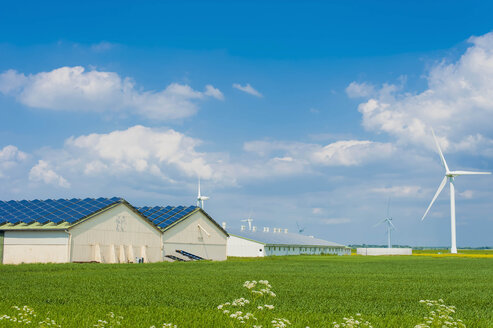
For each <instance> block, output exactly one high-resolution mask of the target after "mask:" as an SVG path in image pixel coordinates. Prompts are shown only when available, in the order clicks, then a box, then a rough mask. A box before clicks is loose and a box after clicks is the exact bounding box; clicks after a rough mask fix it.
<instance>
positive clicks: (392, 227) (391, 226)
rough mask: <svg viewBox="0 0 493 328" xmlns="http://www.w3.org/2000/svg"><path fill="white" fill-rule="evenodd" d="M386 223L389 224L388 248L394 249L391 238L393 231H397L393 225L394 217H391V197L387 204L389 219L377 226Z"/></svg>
mask: <svg viewBox="0 0 493 328" xmlns="http://www.w3.org/2000/svg"><path fill="white" fill-rule="evenodd" d="M384 222H387V247H388V248H392V242H391V240H390V238H391V234H392V230H395V226H394V224H393V223H392V217H391V216H390V197H389V201H388V202H387V217H386V218H385V219H383V220H382V221H380V222H378V223H377V224H376V225H375V226H377V225H380V224H382V223H384Z"/></svg>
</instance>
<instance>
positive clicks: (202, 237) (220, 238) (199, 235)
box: [163, 211, 227, 261]
mask: <svg viewBox="0 0 493 328" xmlns="http://www.w3.org/2000/svg"><path fill="white" fill-rule="evenodd" d="M199 225H200V226H201V227H203V228H204V229H205V230H206V231H207V232H208V233H209V235H207V233H205V232H204V231H203V230H202V229H201V228H199ZM226 239H227V236H226V234H225V233H224V232H223V230H221V229H220V228H219V227H218V226H216V225H215V224H214V223H213V222H211V220H209V219H208V218H207V217H206V216H205V215H204V214H203V213H202V212H200V211H199V212H196V213H194V214H192V215H191V216H190V217H188V218H186V219H185V220H184V221H181V222H179V223H178V224H176V225H175V226H173V227H172V228H170V229H169V230H166V231H165V232H164V233H163V246H164V254H165V255H175V256H178V257H182V258H183V256H181V255H178V254H177V253H176V250H177V249H179V250H184V251H186V252H189V253H192V254H195V255H198V256H200V257H203V258H205V259H209V260H215V261H224V260H226Z"/></svg>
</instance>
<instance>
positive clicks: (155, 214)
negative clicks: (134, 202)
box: [135, 206, 200, 230]
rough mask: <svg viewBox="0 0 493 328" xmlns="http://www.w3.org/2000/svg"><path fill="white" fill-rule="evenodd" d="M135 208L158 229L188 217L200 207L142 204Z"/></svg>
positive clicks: (165, 227)
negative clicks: (142, 205)
mask: <svg viewBox="0 0 493 328" xmlns="http://www.w3.org/2000/svg"><path fill="white" fill-rule="evenodd" d="M135 209H136V210H137V211H138V212H139V214H140V215H142V216H144V217H145V218H147V219H148V220H149V221H151V222H152V223H153V224H154V225H155V226H157V227H158V228H159V229H161V230H166V229H167V228H168V227H170V226H171V225H173V224H174V223H176V222H178V221H180V220H181V219H183V218H185V217H188V216H189V215H190V214H192V213H193V212H194V211H195V210H198V209H200V208H199V207H197V206H188V207H186V206H176V207H173V206H153V207H151V206H144V207H136V208H135Z"/></svg>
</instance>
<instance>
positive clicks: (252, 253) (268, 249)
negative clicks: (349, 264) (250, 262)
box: [228, 226, 351, 257]
mask: <svg viewBox="0 0 493 328" xmlns="http://www.w3.org/2000/svg"><path fill="white" fill-rule="evenodd" d="M228 232H229V238H228V256H238V257H259V256H271V255H300V254H313V255H316V254H336V255H350V254H351V249H350V248H349V247H346V246H344V245H341V244H336V243H333V242H330V241H326V240H322V239H318V238H314V237H313V236H305V235H301V234H297V233H290V232H288V230H287V229H281V228H273V229H272V230H270V228H267V227H264V228H263V230H262V231H259V230H257V229H256V227H252V229H245V228H244V227H243V226H242V227H241V228H240V229H228Z"/></svg>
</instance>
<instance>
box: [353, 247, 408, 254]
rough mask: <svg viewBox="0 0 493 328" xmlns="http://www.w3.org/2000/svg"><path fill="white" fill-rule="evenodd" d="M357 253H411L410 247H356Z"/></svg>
mask: <svg viewBox="0 0 493 328" xmlns="http://www.w3.org/2000/svg"><path fill="white" fill-rule="evenodd" d="M356 254H358V255H372V256H377V255H413V249H412V248H357V249H356Z"/></svg>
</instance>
